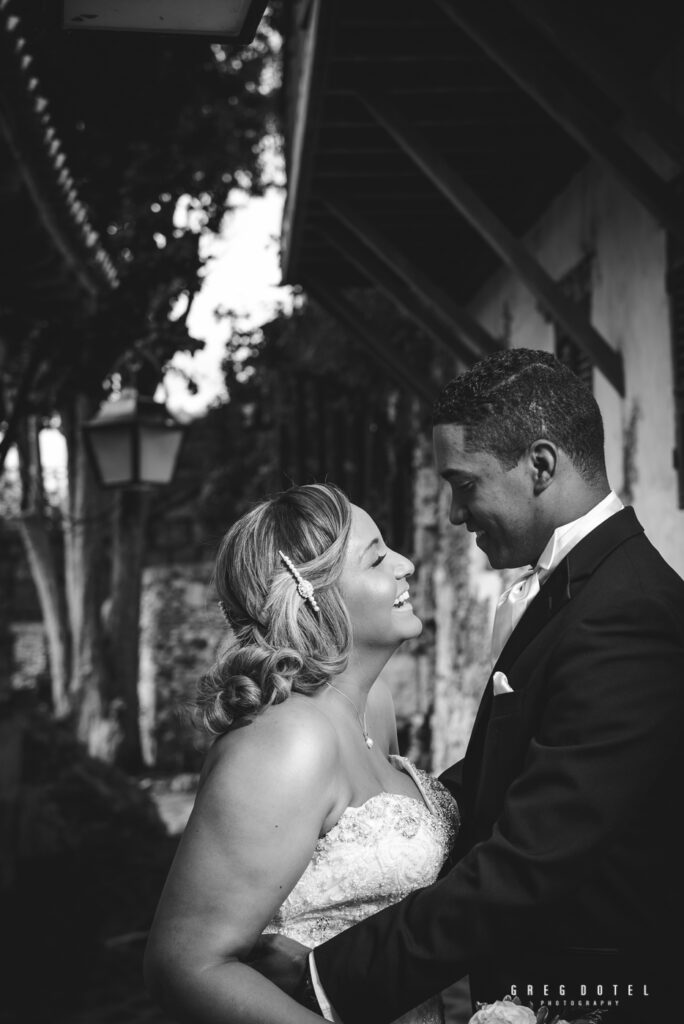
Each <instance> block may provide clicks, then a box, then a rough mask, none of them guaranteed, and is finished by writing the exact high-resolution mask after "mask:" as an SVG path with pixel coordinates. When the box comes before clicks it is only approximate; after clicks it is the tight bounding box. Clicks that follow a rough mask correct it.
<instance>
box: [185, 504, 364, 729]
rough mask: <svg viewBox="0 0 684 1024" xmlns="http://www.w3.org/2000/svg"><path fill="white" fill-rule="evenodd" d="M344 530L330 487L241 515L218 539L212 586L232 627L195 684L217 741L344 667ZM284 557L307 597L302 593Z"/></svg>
mask: <svg viewBox="0 0 684 1024" xmlns="http://www.w3.org/2000/svg"><path fill="white" fill-rule="evenodd" d="M350 527H351V506H350V504H349V500H348V498H347V497H346V496H345V495H344V494H343V492H342V491H340V490H339V488H337V487H334V486H333V485H332V484H305V485H303V486H301V487H292V488H290V489H289V490H287V491H283V492H282V493H280V494H278V495H276V496H275V497H273V498H271V499H269V500H267V501H263V502H261V503H260V504H259V505H257V506H256V507H255V508H253V509H252V510H251V511H250V512H248V513H246V514H245V515H244V516H242V517H241V518H240V519H239V520H238V521H237V522H236V523H234V524H233V526H231V528H230V529H229V530H228V532H227V533H226V535H225V537H224V538H223V540H222V541H221V545H220V548H219V552H218V555H217V558H216V566H215V570H214V583H215V586H216V590H217V593H218V596H219V598H220V600H221V602H222V607H223V609H224V611H225V612H226V614H227V618H228V620H229V623H230V634H229V637H228V640H227V643H226V645H225V647H224V650H223V652H222V653H221V655H220V657H219V658H218V660H217V661H216V663H215V664H214V665H213V666H212V668H211V669H210V670H209V672H207V673H206V674H205V675H204V676H203V677H202V679H201V680H200V684H199V688H198V693H197V700H196V703H195V711H196V714H197V716H198V717H199V719H200V721H201V723H202V725H203V726H204V727H205V728H206V729H208V730H209V731H210V732H211V733H214V734H217V735H220V734H222V733H224V732H226V731H227V730H228V729H229V728H230V727H231V725H233V724H234V723H235V722H238V721H240V720H249V719H252V718H253V717H254V716H255V715H257V714H258V713H259V712H260V711H262V710H263V709H264V708H266V707H269V706H270V705H271V704H279V703H280V702H281V701H283V700H285V699H286V698H287V697H288V696H289V695H290V693H292V692H297V693H313V692H314V691H315V690H317V689H318V688H319V687H320V686H322V685H323V684H324V683H325V682H326V680H328V679H330V678H332V677H333V676H335V675H338V674H339V673H340V672H341V671H343V670H344V668H345V667H346V664H347V659H348V656H349V650H350V647H351V623H350V621H349V615H348V613H347V609H346V607H345V604H344V601H343V600H342V597H341V595H340V591H339V585H338V584H339V578H340V575H341V573H342V568H343V565H344V558H345V554H346V550H347V543H348V540H349V531H350ZM280 552H282V553H283V554H285V555H286V556H287V557H288V559H290V560H291V562H292V563H293V565H294V566H295V567H296V569H297V571H298V573H299V574H300V575H301V577H303V579H304V580H306V581H307V582H309V583H310V584H311V586H312V587H313V590H314V595H315V602H312V601H308V600H306V599H305V598H304V597H303V596H302V595H301V593H300V592H299V589H298V586H297V580H296V579H295V577H294V576H293V574H292V572H291V570H290V569H289V568H288V567H287V565H286V564H285V563H284V561H283V559H282V557H281V554H280Z"/></svg>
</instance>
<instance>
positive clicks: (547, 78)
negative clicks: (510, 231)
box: [433, 0, 684, 241]
mask: <svg viewBox="0 0 684 1024" xmlns="http://www.w3.org/2000/svg"><path fill="white" fill-rule="evenodd" d="M433 2H434V3H436V4H437V6H438V7H439V8H440V10H442V11H443V12H444V13H445V14H446V16H447V17H448V18H449V19H450V20H451V21H452V22H453V23H454V24H455V25H457V26H458V27H459V28H461V29H462V30H463V31H464V32H465V33H466V34H467V35H469V36H470V38H471V39H472V40H473V41H474V42H475V43H477V44H478V46H480V47H481V48H482V49H483V50H484V52H485V53H486V54H487V55H488V56H489V57H490V58H491V59H492V60H493V61H494V62H495V63H496V64H498V65H499V67H501V68H503V70H504V71H506V72H507V74H509V75H510V77H511V78H512V79H513V81H515V82H516V83H517V84H518V85H519V86H520V88H521V89H524V90H525V92H527V93H528V94H529V95H530V96H531V97H532V98H533V99H534V100H535V101H536V102H537V103H538V104H539V106H540V107H542V108H543V109H544V110H545V111H546V112H547V113H548V114H549V115H550V116H551V117H552V118H553V119H554V120H555V121H556V122H557V123H558V124H560V125H561V126H562V127H563V128H564V129H565V131H566V132H567V133H568V134H569V135H570V136H571V137H572V138H574V139H575V141H576V142H578V143H579V144H580V145H581V146H582V147H583V148H584V149H586V151H587V152H588V153H590V154H591V156H593V157H594V158H595V159H596V160H598V161H599V162H600V163H601V164H603V166H605V167H607V168H608V170H609V171H610V172H611V173H613V174H614V175H616V176H617V177H618V178H620V180H621V181H622V182H623V184H624V185H625V186H626V187H627V188H628V189H629V191H630V192H631V193H632V195H634V196H635V197H636V198H637V199H638V200H639V202H640V203H642V205H643V206H645V207H646V209H648V210H649V211H650V213H651V214H652V215H653V216H654V217H655V219H656V220H657V221H658V222H659V223H660V224H662V226H663V227H664V228H665V229H666V230H668V231H671V232H672V233H673V234H675V235H677V237H678V238H680V239H681V240H682V241H684V206H682V204H681V203H680V201H679V200H678V198H677V197H676V196H675V195H674V193H673V192H672V191H671V189H670V188H669V186H668V185H667V183H666V182H665V181H663V179H662V178H661V177H659V175H657V174H656V173H655V172H654V171H653V170H652V169H651V167H650V166H649V165H648V164H647V163H646V162H645V161H644V160H642V158H641V157H640V156H639V155H638V154H637V153H636V152H635V150H634V149H632V148H631V147H630V146H629V145H628V144H627V143H626V142H624V141H623V140H622V139H621V138H620V137H619V136H618V135H617V134H616V133H615V132H614V131H613V130H612V129H611V128H610V127H609V126H608V125H606V124H604V123H603V122H602V121H601V120H599V119H598V118H597V117H596V116H595V115H594V113H593V112H592V111H591V110H589V108H588V107H586V106H584V105H583V104H582V103H581V102H580V101H579V100H578V99H577V98H576V97H575V96H574V95H573V94H572V93H571V92H570V90H569V89H567V88H566V86H565V85H564V84H563V83H562V82H561V81H560V79H558V78H556V77H555V76H554V75H553V73H551V72H549V71H548V70H545V69H543V68H542V67H541V66H540V65H539V64H538V63H535V62H534V61H533V60H531V59H530V52H529V48H524V47H521V46H520V45H519V44H518V43H517V42H516V40H515V39H514V38H512V36H511V35H510V33H509V32H507V31H506V29H505V26H501V24H500V19H497V18H495V17H493V16H492V10H491V5H490V3H487V2H484V0H433Z"/></svg>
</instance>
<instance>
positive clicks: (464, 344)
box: [320, 196, 502, 362]
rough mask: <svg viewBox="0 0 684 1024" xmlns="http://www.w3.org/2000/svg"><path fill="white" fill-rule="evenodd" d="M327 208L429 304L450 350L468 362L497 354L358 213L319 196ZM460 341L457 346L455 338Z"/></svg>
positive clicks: (443, 295) (441, 293)
mask: <svg viewBox="0 0 684 1024" xmlns="http://www.w3.org/2000/svg"><path fill="white" fill-rule="evenodd" d="M320 198H321V201H322V202H323V203H324V205H325V206H326V208H327V209H328V210H329V211H330V213H331V214H332V215H333V217H335V218H336V219H337V220H338V221H339V222H340V223H342V224H344V226H345V227H346V228H348V229H349V230H350V231H351V232H352V234H354V235H355V236H356V237H357V238H358V239H359V240H360V241H361V242H363V244H364V245H366V246H368V248H369V249H370V250H371V251H372V252H373V253H375V255H376V256H377V257H378V259H380V260H381V261H382V262H383V263H385V264H386V265H387V266H388V267H389V268H390V269H391V270H392V271H393V272H394V273H395V274H397V275H398V276H399V277H400V278H401V279H402V281H403V282H404V285H405V286H406V287H407V288H408V289H409V290H410V291H412V292H413V293H414V294H415V295H416V296H417V298H418V300H419V301H420V302H423V303H426V302H427V303H428V304H429V305H430V306H431V307H432V309H433V310H434V312H435V313H436V314H437V315H438V316H439V318H440V320H442V322H443V323H444V325H445V327H446V328H447V335H446V336H447V337H448V338H451V339H452V344H451V346H450V347H451V351H452V353H453V354H454V355H457V356H459V357H460V358H463V349H464V348H465V349H466V351H467V352H469V353H470V361H471V362H472V361H473V359H475V360H477V359H482V358H483V357H484V356H487V355H490V354H491V353H493V352H498V351H499V350H500V349H501V347H502V346H501V345H500V344H499V342H498V341H496V340H495V339H494V338H493V337H492V336H491V334H489V332H488V331H486V330H485V328H484V327H482V326H481V325H480V324H479V323H478V322H477V321H476V320H475V318H474V317H473V316H471V315H470V313H468V311H467V310H465V309H462V308H461V306H459V305H458V304H457V303H456V302H454V301H453V299H452V298H451V297H450V296H449V295H447V293H446V292H445V291H443V290H442V288H440V287H439V285H436V284H435V283H434V281H433V280H432V279H431V278H430V277H429V276H428V274H426V273H425V271H423V270H421V268H420V267H419V266H418V264H417V263H415V262H414V261H413V260H412V259H410V257H408V256H407V255H406V254H405V253H404V252H402V250H401V249H400V248H399V247H398V246H397V245H395V244H394V242H392V241H391V239H388V238H387V236H386V235H385V234H383V233H382V232H381V231H378V229H377V228H376V227H375V226H374V225H372V224H371V223H370V222H369V221H368V220H366V218H365V217H363V216H361V215H360V214H359V213H358V211H357V210H355V209H352V208H351V207H349V206H348V205H346V204H344V203H341V202H339V201H338V200H334V199H332V198H329V197H327V196H325V197H320ZM457 338H458V339H460V343H459V342H458V341H457V340H456V339H457Z"/></svg>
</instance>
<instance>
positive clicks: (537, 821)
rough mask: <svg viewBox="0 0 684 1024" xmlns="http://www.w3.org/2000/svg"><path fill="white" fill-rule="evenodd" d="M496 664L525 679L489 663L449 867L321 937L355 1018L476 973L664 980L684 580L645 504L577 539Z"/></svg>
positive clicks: (682, 716)
mask: <svg viewBox="0 0 684 1024" xmlns="http://www.w3.org/2000/svg"><path fill="white" fill-rule="evenodd" d="M495 668H496V669H498V670H500V671H502V672H505V673H506V675H507V677H508V681H509V683H510V685H511V686H512V688H513V692H512V693H504V694H499V695H497V696H493V692H492V680H491V678H490V679H489V682H488V684H487V686H486V689H485V692H484V695H483V698H482V701H481V704H480V708H479V711H478V714H477V718H476V721H475V724H474V727H473V731H472V735H471V739H470V742H469V745H468V749H467V751H466V755H465V758H464V759H463V761H461V762H460V763H459V764H458V765H455V766H454V767H453V768H451V769H449V770H447V771H446V772H445V773H444V775H443V776H442V780H443V781H444V782H445V783H446V784H447V785H448V786H449V787H450V788H451V789H452V791H453V792H454V795H455V796H456V797H457V799H458V801H459V805H460V808H461V813H462V818H463V822H462V830H461V834H460V837H459V840H458V843H457V848H456V850H455V854H454V858H453V859H452V863H451V864H450V865H449V868H448V870H446V871H445V872H443V874H442V877H441V878H440V879H439V880H438V881H437V882H436V883H435V884H434V885H431V886H429V887H427V888H425V889H422V890H419V891H417V892H415V893H413V894H411V895H410V896H408V897H406V898H405V899H404V900H402V901H401V902H400V903H398V904H396V905H395V906H393V907H390V908H388V909H387V910H385V911H383V912H381V913H380V914H376V915H374V916H373V917H371V918H368V919H367V920H366V921H363V922H361V923H360V924H358V925H356V926H355V927H354V928H351V929H349V930H348V931H345V932H343V933H342V934H340V935H338V936H337V937H336V938H334V939H332V940H330V941H329V942H326V943H324V944H323V945H321V946H319V947H318V948H317V949H316V953H315V960H316V966H317V970H318V973H319V977H320V979H321V983H322V985H323V987H324V989H325V991H326V993H327V995H328V997H329V998H330V1001H331V1002H332V1004H333V1006H334V1007H335V1009H336V1010H337V1012H338V1013H339V1014H340V1016H341V1017H342V1020H343V1021H344V1022H345V1024H365V1022H368V1024H382V1022H385V1021H387V1022H389V1021H393V1020H395V1019H396V1018H397V1017H399V1016H400V1015H401V1014H402V1013H404V1012H406V1011H407V1010H408V1009H409V1008H411V1007H413V1006H416V1005H418V1004H419V1003H421V1002H422V1001H423V1000H425V999H427V998H428V997H429V996H431V995H434V994H435V993H437V992H439V991H440V990H441V989H443V988H446V987H447V986H448V985H450V984H451V983H452V982H454V981H456V980H458V979H459V978H460V977H462V976H464V975H465V974H469V975H470V978H471V984H475V985H476V986H477V985H479V986H480V988H479V991H477V992H475V995H476V996H477V997H480V998H483V999H487V1000H490V999H494V998H497V997H498V998H500V997H501V996H502V995H503V990H502V989H501V988H500V987H498V986H501V985H503V984H504V983H507V982H508V981H511V980H513V981H516V982H520V983H524V982H527V983H530V982H531V983H532V984H533V985H534V986H536V985H537V984H541V983H542V981H543V980H546V981H549V980H551V981H553V978H555V979H556V981H558V980H560V982H561V983H562V982H563V980H565V981H567V982H568V984H570V983H571V981H572V976H574V981H575V982H577V983H578V984H579V983H580V982H581V983H582V984H587V985H588V986H589V987H590V988H591V986H593V985H595V984H596V983H597V981H599V982H600V983H602V984H605V985H607V984H609V983H610V984H612V983H613V982H612V980H611V979H613V980H617V979H618V977H620V978H621V981H624V982H625V984H626V983H627V982H628V981H629V982H630V983H633V984H636V985H641V983H642V981H643V982H644V983H645V984H648V983H649V982H651V983H652V981H653V979H652V975H651V974H650V973H649V972H650V971H651V968H652V966H653V965H657V964H662V962H663V961H662V957H664V956H665V955H666V953H667V945H666V943H665V942H664V936H669V935H670V934H671V927H672V926H674V927H675V928H676V930H677V933H678V932H679V931H681V926H682V920H683V918H682V907H683V902H682V885H681V882H680V880H679V878H680V875H681V874H682V867H681V853H680V849H679V842H678V840H677V839H676V838H675V837H677V836H678V835H679V831H680V819H681V806H682V797H683V794H684V770H683V769H684V581H682V579H681V578H680V577H679V576H678V575H677V574H676V573H675V572H674V571H673V570H672V569H671V568H670V567H669V566H668V565H667V563H666V562H665V561H664V560H663V559H662V558H661V556H660V555H659V554H658V552H657V551H656V550H655V549H654V548H653V547H652V545H651V544H650V543H649V541H648V540H647V539H646V537H645V536H644V533H643V528H642V527H641V526H640V524H639V522H638V521H637V519H636V516H635V514H634V512H633V510H632V509H631V508H627V509H624V510H622V511H621V512H618V513H617V514H616V515H614V516H612V517H611V518H610V519H608V520H607V521H606V522H604V523H603V524H601V525H600V526H599V527H597V528H596V529H595V530H594V531H593V532H592V533H590V534H589V535H588V536H587V537H585V538H584V539H583V540H582V541H581V542H580V543H579V544H578V545H577V546H576V547H575V548H573V550H572V551H571V552H570V553H569V554H568V556H567V557H566V559H565V560H564V561H563V562H562V563H561V564H560V566H559V567H558V568H557V569H556V570H555V572H553V573H552V575H551V576H550V577H549V579H548V580H547V581H546V582H545V583H544V585H543V586H542V587H541V590H540V593H539V594H538V595H537V597H536V598H535V600H534V601H533V602H532V604H531V605H530V606H529V608H528V609H527V611H526V613H525V615H524V616H523V618H522V620H521V621H520V623H519V624H518V626H517V628H516V629H515V631H514V633H513V634H512V636H511V637H510V639H509V641H508V643H507V645H506V647H505V648H504V650H503V651H502V653H501V656H500V658H499V661H498V663H497V665H496V666H495ZM587 951H590V952H587ZM606 957H608V962H609V963H611V965H612V966H611V967H610V969H609V970H608V971H606V968H605V963H606V960H605V958H606ZM615 957H618V958H619V962H620V963H623V964H624V963H627V962H630V963H631V966H630V968H629V969H628V971H627V974H628V975H629V976H627V975H625V976H624V977H623V976H621V975H620V970H622V969H623V968H620V967H619V966H618V965H617V964H618V961H614V958H615ZM574 964H579V965H580V967H579V968H578V969H575V967H574V966H573V965H574ZM542 965H543V969H542V970H541V974H542V977H541V978H540V968H541V966H542ZM680 969H681V968H680ZM594 970H595V974H596V977H592V976H590V975H591V972H592V971H594ZM642 970H643V972H644V973H643V978H642V976H641V975H640V974H639V972H641V971H642ZM635 971H636V972H637V974H635V973H634V972H635ZM497 987H498V990H497ZM524 994H525V993H523V995H524ZM528 994H529V995H531V996H532V1000H533V1002H535V1003H539V1002H541V1001H544V999H543V998H542V996H543V995H544V993H542V992H541V991H534V992H532V993H528ZM624 1019H625V1020H626V1019H627V1017H626V1016H625V1017H624ZM653 1019H657V1018H655V1017H653Z"/></svg>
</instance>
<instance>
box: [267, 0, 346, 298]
mask: <svg viewBox="0 0 684 1024" xmlns="http://www.w3.org/2000/svg"><path fill="white" fill-rule="evenodd" d="M294 6H295V7H296V8H297V10H295V11H294V13H293V15H292V18H293V31H294V32H295V33H296V34H297V43H298V46H297V51H298V53H300V54H301V66H300V67H299V68H297V74H296V80H294V81H292V82H291V83H289V90H290V91H291V92H292V93H294V94H295V98H294V100H293V102H292V105H291V107H290V108H289V109H288V111H287V115H286V120H287V137H288V138H289V139H291V144H290V148H289V151H288V153H287V176H288V187H287V196H286V199H285V209H284V210H283V223H282V229H281V234H280V237H281V263H282V280H283V283H284V284H285V283H287V282H288V281H290V276H289V275H290V272H291V268H292V267H293V266H295V264H296V261H297V257H298V254H299V244H300V234H301V231H300V229H301V225H302V221H303V217H302V211H303V208H304V206H305V204H306V202H307V199H308V193H309V187H310V183H311V172H312V167H311V164H312V159H313V154H314V152H315V150H316V140H317V136H318V130H319V126H320V118H321V108H322V105H323V99H324V96H325V88H324V82H325V78H326V75H327V70H328V64H329V55H330V49H331V45H332V39H333V36H334V27H335V21H336V16H337V11H338V4H337V3H335V2H334V0H327V2H325V3H323V0H310V2H308V3H298V4H296V5H294ZM298 15H299V17H298ZM302 15H305V17H304V18H303V21H302V18H301V16H302ZM294 65H295V61H294V60H293V61H292V66H294Z"/></svg>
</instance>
